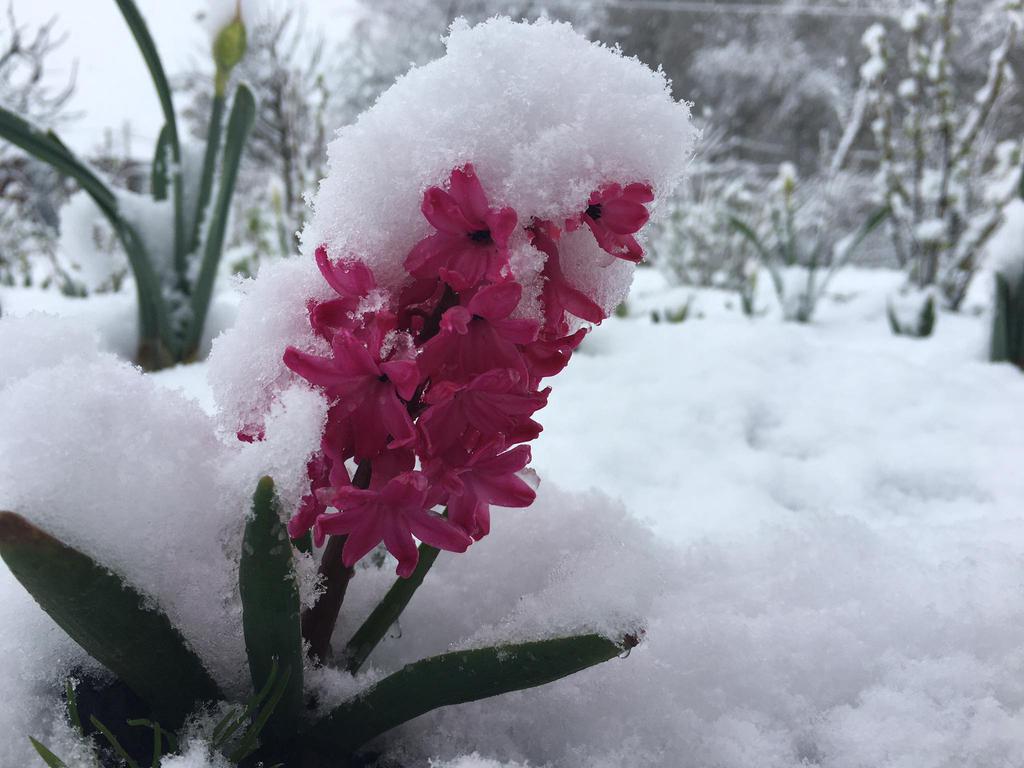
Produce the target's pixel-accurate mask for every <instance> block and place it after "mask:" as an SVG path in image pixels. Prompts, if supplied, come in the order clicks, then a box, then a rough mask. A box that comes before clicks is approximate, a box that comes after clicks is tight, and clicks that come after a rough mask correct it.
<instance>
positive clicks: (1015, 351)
mask: <svg viewBox="0 0 1024 768" xmlns="http://www.w3.org/2000/svg"><path fill="white" fill-rule="evenodd" d="M995 281H996V298H995V308H994V310H993V313H992V346H991V359H992V361H993V362H1004V361H1008V362H1011V363H1013V364H1014V365H1016V366H1017V367H1018V368H1022V369H1024V270H1019V271H1018V272H1017V274H1016V275H1007V274H1004V273H1002V272H996V274H995Z"/></svg>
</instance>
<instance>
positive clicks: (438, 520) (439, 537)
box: [409, 512, 473, 552]
mask: <svg viewBox="0 0 1024 768" xmlns="http://www.w3.org/2000/svg"><path fill="white" fill-rule="evenodd" d="M409 527H410V529H411V530H412V533H413V535H414V536H416V538H417V539H419V540H420V541H422V542H425V543H426V544H429V545H430V546H432V547H437V548H438V549H443V550H446V551H448V552H465V551H466V550H467V549H468V548H469V545H470V544H472V543H473V540H472V539H471V538H470V536H469V534H467V533H466V532H465V531H464V530H462V528H460V527H459V526H457V525H455V524H454V523H452V522H451V521H449V520H445V519H444V518H443V517H441V516H439V515H434V514H431V513H429V512H423V513H422V514H419V515H410V517H409Z"/></svg>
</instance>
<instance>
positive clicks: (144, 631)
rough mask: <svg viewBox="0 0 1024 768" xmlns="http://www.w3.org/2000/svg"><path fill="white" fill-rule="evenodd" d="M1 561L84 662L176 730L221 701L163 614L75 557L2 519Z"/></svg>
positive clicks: (22, 524)
mask: <svg viewBox="0 0 1024 768" xmlns="http://www.w3.org/2000/svg"><path fill="white" fill-rule="evenodd" d="M0 557H2V558H3V560H4V562H5V563H7V566H8V568H10V570H11V573H12V574H14V576H15V577H16V578H17V579H18V581H19V582H20V583H21V584H22V586H24V587H25V589H26V590H27V591H28V592H29V594H31V595H32V597H33V598H34V599H35V601H36V602H37V603H39V605H40V607H41V608H42V609H43V610H44V611H46V613H47V614H49V615H50V617H51V618H52V619H53V620H54V621H55V622H56V623H57V624H58V625H59V626H60V627H61V629H63V630H64V631H65V632H67V633H68V635H70V636H71V638H72V639H73V640H74V641H75V642H76V643H78V644H79V645H80V646H81V647H82V648H83V649H84V650H85V651H86V652H87V653H88V654H89V655H90V656H92V657H93V658H94V659H96V660H97V661H99V662H100V663H101V664H103V665H104V666H105V667H107V669H109V670H110V671H111V672H113V673H114V674H115V675H116V676H117V677H118V678H120V679H121V680H122V681H123V682H124V683H125V684H126V685H128V687H130V688H131V689H132V690H133V691H135V693H137V694H138V695H139V696H140V697H141V698H142V699H143V700H145V701H146V702H147V703H148V704H149V705H150V706H151V707H153V710H154V713H155V714H156V715H157V717H159V718H160V720H161V721H163V722H164V723H165V724H168V725H170V726H172V727H178V726H180V725H181V723H182V722H183V721H184V719H185V717H186V716H187V715H188V714H189V713H190V712H191V711H192V709H193V708H194V706H195V703H196V702H197V701H211V700H215V699H221V698H223V695H222V694H221V692H220V691H219V690H218V688H217V685H216V683H214V682H213V680H212V678H210V676H209V674H208V673H207V672H206V670H205V669H204V668H203V665H202V663H201V662H200V661H199V658H198V657H197V656H196V655H195V654H194V653H193V652H192V651H191V650H190V649H189V648H188V647H187V646H186V645H185V642H184V640H183V639H182V637H181V635H180V633H179V632H178V630H177V629H175V628H174V626H173V625H172V624H171V622H170V620H169V619H168V618H167V616H166V615H164V614H163V613H161V612H160V611H159V610H154V609H151V608H148V607H144V599H143V597H142V595H140V594H139V593H138V592H136V591H135V590H134V589H133V588H132V587H131V586H130V585H128V584H126V583H124V582H122V580H121V579H120V578H119V577H118V576H116V575H114V574H113V573H111V572H110V571H108V570H106V569H105V568H103V567H101V566H100V565H98V564H97V563H96V562H94V561H93V560H92V559H91V558H89V557H87V556H86V555H84V554H82V553H81V552H79V551H78V550H75V549H72V548H71V547H68V546H67V545H65V544H63V543H61V542H60V541H58V540H57V539H55V538H54V537H52V536H50V535H49V534H47V533H46V532H44V531H42V530H40V529H39V528H37V527H35V526H34V525H32V524H31V523H29V522H28V521H27V520H25V519H24V518H22V517H20V516H19V515H16V514H14V513H13V512H0Z"/></svg>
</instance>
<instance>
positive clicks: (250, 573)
mask: <svg viewBox="0 0 1024 768" xmlns="http://www.w3.org/2000/svg"><path fill="white" fill-rule="evenodd" d="M252 511H253V514H252V517H251V518H250V519H249V521H248V522H247V523H246V526H245V536H244V539H243V545H242V559H241V562H240V563H239V568H238V581H239V590H240V592H241V596H242V628H243V631H244V633H245V647H246V653H247V654H248V657H249V672H250V674H251V676H252V684H253V689H254V690H257V691H258V690H260V689H261V688H263V687H264V686H265V685H266V683H267V682H268V680H270V679H271V676H272V675H273V674H275V669H280V670H281V677H282V679H284V680H286V681H287V683H286V684H283V686H282V689H281V692H280V694H279V696H280V699H279V700H278V701H277V702H276V703H275V706H274V707H273V709H272V711H271V712H270V713H269V714H268V718H267V721H266V730H267V732H268V734H270V735H271V736H272V737H276V738H287V737H289V736H291V735H293V734H294V733H295V730H296V728H297V727H298V722H299V718H300V717H301V713H302V631H301V628H300V620H299V613H300V608H301V606H300V602H299V588H298V582H297V580H296V576H295V565H294V558H293V556H292V548H291V540H290V539H289V538H288V532H287V530H286V529H285V526H284V523H283V522H282V521H281V514H280V505H279V503H278V500H277V494H276V493H275V490H274V482H273V480H271V479H270V478H269V477H264V478H262V479H261V480H260V482H259V484H258V485H257V487H256V493H255V494H254V496H253V505H252ZM275 665H276V666H275Z"/></svg>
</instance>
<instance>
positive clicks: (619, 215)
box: [600, 198, 650, 235]
mask: <svg viewBox="0 0 1024 768" xmlns="http://www.w3.org/2000/svg"><path fill="white" fill-rule="evenodd" d="M649 216H650V214H648V213H647V208H646V207H645V206H644V205H643V204H642V203H636V202H633V201H631V200H623V199H621V198H620V199H618V200H612V201H610V202H607V203H605V204H604V205H603V206H602V207H601V221H600V223H601V224H604V225H605V226H606V227H608V229H610V230H611V231H612V232H614V233H615V234H617V235H631V234H633V233H634V232H637V231H639V229H640V228H641V227H643V225H644V224H646V223H647V219H648V218H649Z"/></svg>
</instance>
